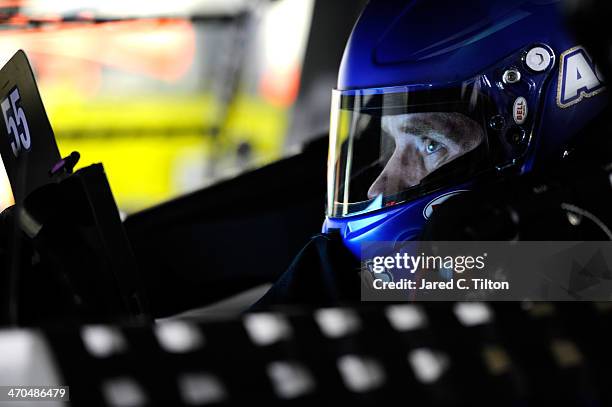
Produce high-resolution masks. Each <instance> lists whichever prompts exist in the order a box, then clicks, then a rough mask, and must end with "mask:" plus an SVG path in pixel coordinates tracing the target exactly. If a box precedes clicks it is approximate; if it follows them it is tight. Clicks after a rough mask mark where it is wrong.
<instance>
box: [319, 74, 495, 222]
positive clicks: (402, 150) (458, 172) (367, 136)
mask: <svg viewBox="0 0 612 407" xmlns="http://www.w3.org/2000/svg"><path fill="white" fill-rule="evenodd" d="M479 84H480V79H475V80H472V81H468V82H463V83H461V84H459V85H458V86H451V87H446V88H445V89H433V88H431V87H427V86H421V85H414V86H402V87H392V88H379V89H364V90H350V91H338V90H334V91H333V94H332V111H331V127H330V150H329V157H328V202H327V214H328V216H330V217H343V216H350V215H355V214H360V213H366V212H370V211H374V210H377V209H380V208H383V207H388V206H392V205H395V204H399V203H402V202H406V201H408V200H411V199H414V198H416V197H418V196H420V195H424V194H426V193H430V192H432V191H433V190H435V189H439V188H442V187H445V186H448V185H449V184H452V183H453V182H460V181H461V179H467V178H468V177H469V176H473V175H474V174H475V173H477V172H479V171H482V170H483V169H485V168H487V167H490V166H491V164H492V163H493V162H494V161H499V160H500V159H495V158H494V157H492V154H491V152H490V151H491V150H490V145H489V144H490V142H489V139H488V136H487V124H486V123H485V121H486V117H488V116H489V115H488V114H487V112H486V110H487V105H488V103H487V101H486V98H485V96H484V95H483V94H482V93H481V91H480V85H479Z"/></svg>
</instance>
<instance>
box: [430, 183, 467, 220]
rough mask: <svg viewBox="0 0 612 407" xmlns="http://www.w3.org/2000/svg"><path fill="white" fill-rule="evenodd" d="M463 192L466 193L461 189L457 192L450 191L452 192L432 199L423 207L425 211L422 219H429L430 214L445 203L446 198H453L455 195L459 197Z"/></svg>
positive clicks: (465, 190)
mask: <svg viewBox="0 0 612 407" xmlns="http://www.w3.org/2000/svg"><path fill="white" fill-rule="evenodd" d="M463 192H468V190H467V189H461V190H458V191H452V192H447V193H445V194H442V195H440V196H438V197H436V198H434V199H432V200H431V202H429V203H428V204H427V205H425V209H423V217H424V218H425V219H429V218H430V217H431V214H432V213H433V211H434V210H435V209H436V207H437V206H439V205H442V203H443V202H444V201H446V200H447V199H448V198H450V197H452V196H455V195H459V194H461V193H463Z"/></svg>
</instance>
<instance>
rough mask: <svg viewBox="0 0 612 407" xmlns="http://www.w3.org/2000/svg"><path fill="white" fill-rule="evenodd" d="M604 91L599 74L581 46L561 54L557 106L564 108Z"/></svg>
mask: <svg viewBox="0 0 612 407" xmlns="http://www.w3.org/2000/svg"><path fill="white" fill-rule="evenodd" d="M604 89H605V85H604V84H603V81H602V78H601V74H600V73H599V71H598V70H597V67H596V66H595V64H594V63H593V61H592V60H591V58H590V57H589V54H587V52H586V51H585V49H584V48H582V47H581V46H578V47H574V48H570V49H568V50H567V51H565V52H564V53H562V54H561V66H560V67H559V86H558V89H557V105H558V106H559V107H560V108H566V107H569V106H572V105H575V104H576V103H579V102H581V101H582V100H583V99H584V98H585V97H586V98H588V97H591V96H595V95H597V94H598V93H601V92H602V91H603V90H604Z"/></svg>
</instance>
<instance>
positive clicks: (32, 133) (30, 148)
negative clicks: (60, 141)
mask: <svg viewBox="0 0 612 407" xmlns="http://www.w3.org/2000/svg"><path fill="white" fill-rule="evenodd" d="M0 109H1V110H2V117H1V118H0V121H2V122H3V123H2V124H0V154H1V155H2V162H3V163H4V167H5V169H6V172H7V174H8V176H9V180H10V182H11V188H12V189H13V195H14V197H15V201H16V202H21V201H22V200H23V199H24V198H25V197H26V196H27V195H28V194H29V193H30V192H32V191H33V190H35V189H36V188H38V187H40V186H42V185H45V184H48V183H50V182H52V180H51V178H50V177H49V170H50V169H51V168H52V167H53V165H54V164H56V163H57V162H58V161H59V160H60V154H59V151H58V149H57V143H56V142H55V136H54V134H53V129H52V128H51V124H50V123H49V119H48V118H47V113H46V111H45V107H44V106H43V103H42V100H41V98H40V94H39V92H38V88H37V86H36V81H35V79H34V74H33V73H32V68H31V67H30V63H29V62H28V58H27V57H26V55H25V53H24V52H23V51H17V53H16V54H15V55H13V57H12V58H11V59H10V61H8V62H7V63H6V65H4V66H3V67H2V69H0Z"/></svg>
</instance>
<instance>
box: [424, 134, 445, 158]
mask: <svg viewBox="0 0 612 407" xmlns="http://www.w3.org/2000/svg"><path fill="white" fill-rule="evenodd" d="M423 144H425V151H426V152H427V154H433V153H435V152H436V151H438V150H440V149H441V148H442V144H441V143H438V142H437V141H435V140H432V139H430V138H427V137H426V138H424V139H423Z"/></svg>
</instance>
